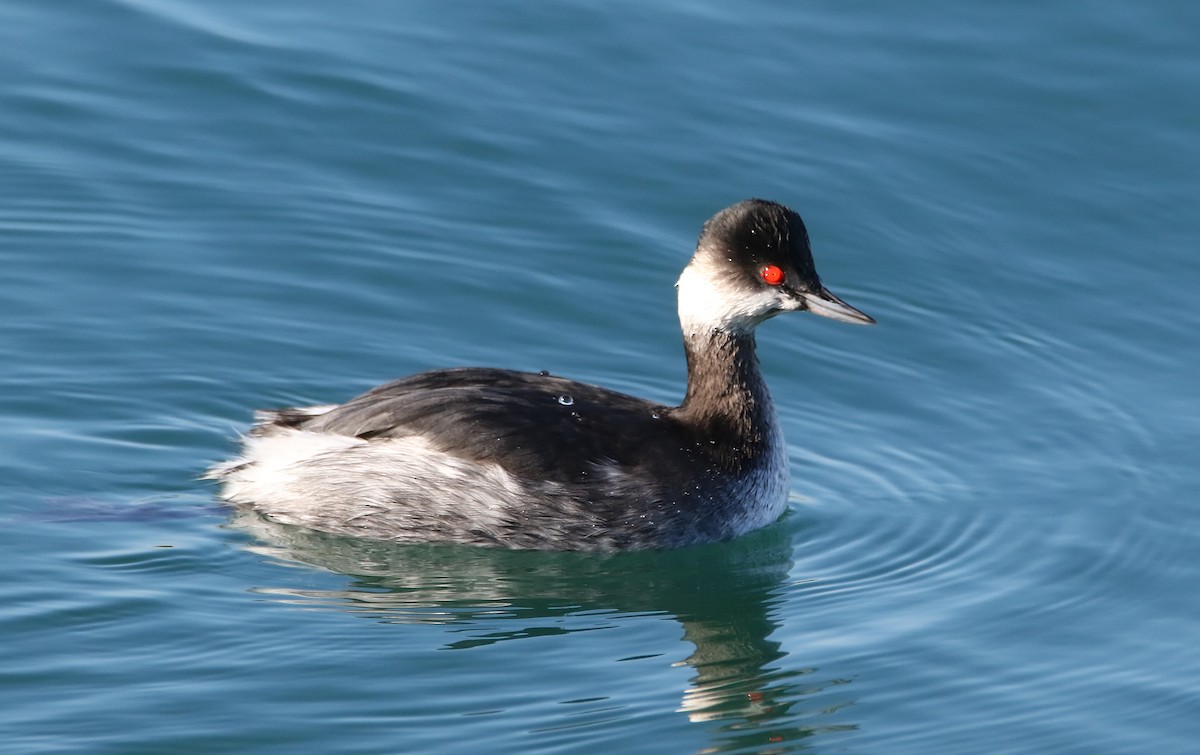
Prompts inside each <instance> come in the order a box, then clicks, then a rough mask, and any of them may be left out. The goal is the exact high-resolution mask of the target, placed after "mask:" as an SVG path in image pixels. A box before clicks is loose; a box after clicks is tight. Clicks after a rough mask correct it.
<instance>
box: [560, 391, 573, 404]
mask: <svg viewBox="0 0 1200 755" xmlns="http://www.w3.org/2000/svg"><path fill="white" fill-rule="evenodd" d="M558 403H560V404H562V405H563V406H570V405H572V404H574V403H575V399H574V398H572V397H571V394H569V393H564V394H563V395H561V396H559V397H558Z"/></svg>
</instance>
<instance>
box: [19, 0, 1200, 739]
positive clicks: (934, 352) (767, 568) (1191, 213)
mask: <svg viewBox="0 0 1200 755" xmlns="http://www.w3.org/2000/svg"><path fill="white" fill-rule="evenodd" d="M1198 30H1200V11H1198V10H1197V7H1196V6H1195V5H1194V4H1191V3H1187V2H1183V1H1182V0H1162V1H1161V2H1152V3H1141V4H1135V3H1123V2H1115V0H1109V1H1106V0H1094V1H1092V2H1084V3H1067V2H1050V3H1042V4H1038V5H1036V6H1035V5H1030V6H1028V7H1015V6H1014V7H1006V6H1002V5H995V4H988V3H967V4H963V3H946V2H933V1H929V0H922V1H921V2H917V3H909V4H905V5H903V6H900V5H897V6H895V7H894V8H884V7H882V6H880V7H878V8H875V7H870V6H868V5H863V4H852V5H849V6H844V7H843V6H838V5H830V4H826V5H813V4H805V5H793V6H790V7H785V6H783V5H781V4H772V3H752V4H749V5H741V6H737V8H736V9H734V8H733V6H728V7H727V5H726V4H719V3H714V2H689V3H682V2H669V3H660V4H656V5H652V6H644V5H637V4H628V3H617V4H592V3H581V2H566V3H557V4H543V5H539V6H536V7H534V6H523V5H517V4H498V3H486V4H485V3H474V4H453V5H451V4H435V3H403V4H381V3H370V2H361V1H359V2H351V3H344V4H341V5H339V6H337V7H336V8H334V6H332V5H329V4H325V3H317V2H305V1H303V0H301V2H293V3H286V4H276V3H265V2H251V3H235V2H231V1H230V0H218V1H217V2H208V3H198V2H189V1H187V0H123V1H117V0H92V1H91V2H81V1H78V0H73V1H71V2H55V3H46V2H35V1H34V0H3V1H2V2H0V113H2V116H0V319H2V322H3V325H2V326H0V386H2V390H0V430H2V431H3V432H0V522H3V526H2V527H0V558H2V559H3V564H4V567H5V571H6V574H7V578H6V579H4V580H3V582H2V583H0V647H2V648H3V651H2V655H3V658H4V662H3V663H2V664H0V697H2V698H3V700H4V703H3V705H0V741H3V742H4V743H5V745H4V749H5V751H9V752H22V753H24V752H29V753H34V752H39V753H40V752H113V753H118V752H119V753H134V752H176V751H196V752H218V751H220V752H226V751H241V752H288V753H292V752H362V753H377V752H378V753H383V752H656V753H662V752H789V751H795V750H803V749H811V750H815V751H818V752H831V751H839V752H888V753H895V752H914V753H928V752H939V753H950V752H963V753H975V752H1030V753H1045V752H1059V753H1070V752H1078V753H1096V752H1130V753H1143V752H1155V753H1175V752H1178V753H1184V752H1189V751H1194V748H1195V747H1196V741H1197V740H1198V738H1200V681H1198V680H1200V642H1198V641H1197V640H1198V637H1200V590H1197V585H1198V584H1200V520H1198V517H1197V514H1196V511H1197V509H1196V504H1197V500H1198V498H1200V496H1198V493H1200V464H1198V461H1200V457H1198V455H1197V448H1198V446H1200V405H1198V391H1197V387H1196V386H1197V378H1196V375H1197V373H1198V371H1200V339H1198V338H1197V332H1198V329H1200V311H1198V308H1197V307H1196V305H1195V296H1196V294H1195V290H1196V288H1197V284H1198V283H1200V276H1198V273H1200V263H1198V262H1197V259H1198V258H1197V256H1196V251H1195V247H1196V240H1197V239H1198V238H1200V213H1197V212H1196V211H1195V205H1196V199H1195V198H1196V196H1197V189H1198V188H1200V148H1198V147H1197V143H1198V142H1197V139H1196V133H1197V130H1198V127H1200V98H1197V97H1196V92H1197V91H1198V89H1197V87H1198V84H1200V51H1198V48H1197V47H1196V44H1195V39H1196V35H1197V31H1198ZM747 196H763V197H767V198H771V199H776V200H779V201H782V202H785V203H787V204H789V205H792V206H794V207H795V208H796V209H798V210H799V211H800V212H801V213H802V214H803V215H804V216H805V218H806V220H807V222H808V225H809V230H810V233H811V236H812V239H813V244H814V250H815V254H816V258H817V263H818V266H819V269H820V270H821V272H822V276H823V278H824V279H825V281H826V283H827V284H828V285H829V286H830V288H832V289H833V290H834V291H836V292H838V293H839V294H840V295H842V296H843V297H844V298H845V299H846V300H847V301H849V302H851V303H853V304H855V305H856V306H860V307H861V308H862V309H864V310H865V311H867V312H869V313H870V314H872V315H874V316H875V317H876V318H877V319H878V320H879V325H878V326H876V327H875V328H872V329H865V328H850V327H846V326H839V325H837V324H835V323H831V322H827V321H822V320H819V318H813V317H802V316H796V317H787V318H780V319H777V320H774V321H772V322H771V323H769V324H767V325H766V326H764V328H763V329H762V330H761V331H760V335H759V343H760V352H761V356H762V359H763V362H764V366H765V371H766V373H767V377H768V381H769V383H770V385H771V387H772V391H773V393H774V395H775V398H776V400H777V402H778V404H779V410H780V414H781V418H782V421H783V423H784V428H785V432H786V434H787V437H788V439H789V441H790V444H791V459H792V477H793V481H792V488H793V496H792V505H791V510H790V512H789V514H788V515H787V516H786V517H785V519H784V520H783V521H782V522H780V523H779V524H777V525H775V526H774V527H771V528H768V529H767V530H764V531H761V532H758V533H754V534H752V535H750V536H747V537H745V538H743V539H741V540H738V541H735V542H731V543H727V544H722V545H716V546H706V547H702V548H694V549H685V550H681V551H677V552H669V553H640V554H618V555H612V556H601V555H587V554H571V553H557V554H556V553H514V552H500V551H493V550H486V549H470V548H456V547H445V546H442V547H435V546H421V547H396V546H385V545H379V544H370V543H359V542H353V541H347V540H342V539H337V538H332V537H325V536H320V535H315V534H312V533H306V532H302V531H296V530H289V529H286V528H281V527H273V526H270V525H266V524H264V523H262V522H259V521H254V520H246V519H239V518H237V517H234V516H233V515H232V513H231V512H229V511H228V510H226V509H224V508H222V507H221V506H220V505H219V504H218V502H217V501H216V499H215V498H214V494H213V493H214V491H213V489H212V487H211V486H210V485H209V484H208V483H205V482H201V481H198V480H197V479H196V476H197V475H198V474H199V473H201V472H202V470H203V469H204V468H205V467H206V466H207V465H208V464H210V463H212V462H213V461H216V460H219V459H221V458H224V457H225V456H227V455H228V454H230V453H231V452H232V451H233V449H234V444H233V438H235V437H236V435H237V433H238V432H240V431H242V430H244V429H245V428H246V427H247V425H248V423H249V420H250V412H251V410H253V409H254V408H258V407H265V406H278V405H287V404H293V403H305V402H311V403H322V402H330V401H340V400H344V399H346V398H348V397H350V396H351V395H353V394H355V393H357V392H359V391H361V390H363V389H365V388H367V387H369V386H371V385H373V384H376V383H379V382H382V381H384V380H387V379H390V378H393V377H396V376H400V375H404V374H408V373H411V372H416V371H419V370H424V369H429V368H434V367H442V366H451V365H469V364H479V365H497V366H504V367H510V368H517V369H526V370H540V369H548V370H552V371H553V372H554V373H556V374H562V375H566V376H570V377H574V378H577V379H582V380H587V381H591V382H596V383H601V384H604V385H607V386H610V387H614V388H617V389H621V390H624V391H628V392H633V393H637V394H640V395H644V396H647V397H650V398H653V399H656V400H661V401H676V400H678V399H679V397H680V395H681V390H682V380H683V363H682V353H681V349H680V346H679V336H678V330H677V325H676V322H675V319H674V318H675V315H674V301H673V294H674V291H673V288H672V284H673V282H674V280H675V277H676V275H677V274H678V271H679V269H680V267H681V266H682V265H683V264H684V262H685V261H686V259H687V257H688V255H689V253H690V251H691V247H692V244H693V243H694V240H695V236H696V233H697V232H698V230H699V227H700V224H701V223H702V222H703V221H704V219H706V218H707V217H708V216H709V215H711V214H712V213H713V212H715V211H716V210H718V209H720V208H721V207H723V206H725V205H727V204H730V203H732V202H734V201H737V200H739V199H742V198H745V197H747Z"/></svg>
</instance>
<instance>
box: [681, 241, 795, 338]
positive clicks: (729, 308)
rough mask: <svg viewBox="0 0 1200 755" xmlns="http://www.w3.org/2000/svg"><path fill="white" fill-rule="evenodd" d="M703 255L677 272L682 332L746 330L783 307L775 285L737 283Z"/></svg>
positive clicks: (782, 297)
mask: <svg viewBox="0 0 1200 755" xmlns="http://www.w3.org/2000/svg"><path fill="white" fill-rule="evenodd" d="M722 273H723V271H718V270H715V269H714V265H713V263H712V262H709V261H708V260H707V259H706V258H703V257H696V258H695V259H693V260H692V261H691V263H690V264H689V265H688V266H687V267H685V268H684V269H683V273H682V274H681V275H680V276H679V283H678V284H677V286H678V288H679V323H680V325H682V326H683V333H684V335H695V334H697V333H703V332H707V331H711V330H715V329H719V330H725V331H728V332H731V333H749V332H750V331H752V330H753V329H754V326H756V325H758V324H759V323H760V322H762V321H763V320H765V319H766V318H768V317H770V316H771V315H772V314H775V313H776V312H779V311H780V310H783V309H785V308H787V307H786V302H785V297H784V296H783V293H782V292H781V291H779V290H778V289H766V288H761V287H758V288H756V287H750V286H739V285H736V284H733V283H730V282H728V276H727V275H724V274H722Z"/></svg>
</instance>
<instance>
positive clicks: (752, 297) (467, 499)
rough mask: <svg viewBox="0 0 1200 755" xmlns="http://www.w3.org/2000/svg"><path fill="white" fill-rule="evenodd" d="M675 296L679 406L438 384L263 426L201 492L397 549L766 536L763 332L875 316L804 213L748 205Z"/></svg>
mask: <svg viewBox="0 0 1200 755" xmlns="http://www.w3.org/2000/svg"><path fill="white" fill-rule="evenodd" d="M677 287H678V289H679V321H680V324H681V325H682V327H683V343H684V351H685V352H686V355H687V366H688V383H687V393H686V395H685V396H684V399H683V403H682V404H680V405H679V406H662V405H659V404H655V403H652V402H649V401H644V400H642V399H639V398H634V397H632V396H627V395H625V394H622V393H616V392H614V391H610V390H606V389H604V388H598V387H596V386H593V385H587V384H584V383H576V382H574V381H571V380H565V379H563V378H560V377H552V376H551V375H549V374H546V373H540V374H532V373H525V372H513V371H510V370H498V369H484V368H468V369H448V370H436V371H433V372H425V373H422V374H419V375H413V376H412V377H407V378H403V379H401V380H397V381H395V382H392V383H388V384H386V385H382V386H379V387H378V388H375V389H373V390H371V391H368V392H367V393H364V394H363V395H361V396H359V397H357V398H354V399H352V400H350V401H348V402H346V403H345V404H341V405H340V406H338V405H330V406H313V407H302V408H293V409H279V410H275V411H266V412H261V413H259V415H258V418H257V419H258V421H257V423H256V424H255V426H254V428H253V429H252V430H250V432H249V434H248V435H247V436H246V437H245V438H244V439H243V442H244V448H243V451H242V455H241V456H239V457H237V458H235V459H233V460H231V461H228V462H225V463H223V464H220V465H218V466H216V467H214V468H212V469H211V470H209V472H208V474H207V477H209V478H212V479H217V480H220V481H221V482H222V483H223V484H222V489H221V495H222V497H224V498H225V499H226V500H228V501H230V502H232V503H234V504H239V505H243V506H247V507H251V508H253V509H254V510H256V511H257V512H258V513H260V514H262V515H263V516H266V517H267V518H269V519H272V520H275V521H278V522H283V523H286V524H294V525H299V526H303V527H309V528H312V529H316V530H323V531H325V532H332V533H336V534H341V535H354V536H358V537H365V538H372V539H377V540H393V541H398V542H434V541H440V542H453V543H474V544H480V545H499V546H506V547H509V548H543V549H558V550H598V551H611V550H621V549H638V548H674V547H679V546H684V545H691V544H694V543H705V542H713V541H719V540H726V539H729V538H732V537H735V536H737V535H739V534H742V533H744V532H748V531H750V530H753V529H756V528H758V527H763V526H765V525H767V524H770V523H771V522H773V521H775V520H776V519H777V518H778V517H779V515H780V514H781V513H782V512H783V510H784V508H785V506H786V502H787V492H788V459H787V448H786V445H785V443H784V440H783V436H782V434H781V432H780V429H779V424H778V422H777V421H776V418H775V407H774V405H773V404H772V403H771V396H770V394H769V393H768V392H767V386H766V384H765V383H764V382H763V379H762V375H761V374H760V372H759V367H758V358H757V357H756V356H755V353H754V328H755V326H757V325H758V324H759V323H761V322H762V321H764V320H766V319H768V318H770V317H773V316H775V315H777V314H779V313H781V312H801V311H805V310H808V311H810V312H813V313H816V314H819V315H823V316H825V317H830V318H832V319H835V320H842V321H844V322H851V323H863V324H869V323H873V322H874V320H872V319H871V318H870V317H869V316H867V315H866V314H864V313H862V312H860V311H858V310H857V309H855V308H854V307H851V306H850V305H848V304H846V303H845V302H843V301H842V300H841V299H839V298H838V297H836V296H834V295H833V294H832V293H830V292H829V291H828V290H826V289H825V287H824V286H823V285H821V280H820V278H819V277H817V271H816V268H814V266H813V259H812V252H811V251H810V249H809V244H808V232H807V231H806V230H805V228H804V222H803V221H802V220H801V219H800V216H799V215H797V214H796V213H795V212H793V211H791V210H789V209H788V208H786V207H784V206H783V205H780V204H776V203H774V202H767V201H764V200H759V199H751V200H747V201H745V202H741V203H739V204H736V205H734V206H732V207H729V208H727V209H725V210H722V211H721V212H719V213H717V214H716V215H714V216H713V217H712V218H711V219H710V220H709V221H708V222H707V223H705V224H704V229H703V231H702V232H701V233H700V240H699V242H698V243H697V245H696V253H695V255H694V256H693V257H692V260H691V262H690V263H689V264H688V266H687V267H686V268H684V270H683V274H682V275H680V277H679V283H678V285H677Z"/></svg>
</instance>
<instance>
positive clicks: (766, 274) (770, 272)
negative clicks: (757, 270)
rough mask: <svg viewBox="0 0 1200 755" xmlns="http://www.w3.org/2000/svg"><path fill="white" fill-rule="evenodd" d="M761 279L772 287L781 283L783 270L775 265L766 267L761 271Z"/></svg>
mask: <svg viewBox="0 0 1200 755" xmlns="http://www.w3.org/2000/svg"><path fill="white" fill-rule="evenodd" d="M762 279H763V280H765V281H766V282H767V283H770V284H771V285H772V286H778V285H779V284H780V283H783V270H781V269H780V268H779V267H777V266H775V265H767V266H766V267H764V268H763V269H762Z"/></svg>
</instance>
